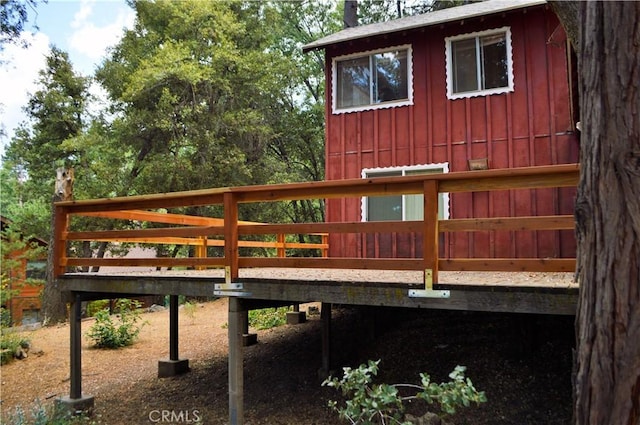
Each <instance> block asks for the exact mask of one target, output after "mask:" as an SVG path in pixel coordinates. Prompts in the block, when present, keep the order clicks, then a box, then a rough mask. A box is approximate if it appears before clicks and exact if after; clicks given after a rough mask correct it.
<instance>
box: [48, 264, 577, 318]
mask: <svg viewBox="0 0 640 425" xmlns="http://www.w3.org/2000/svg"><path fill="white" fill-rule="evenodd" d="M60 280H61V282H62V285H63V287H64V289H65V290H68V291H78V290H81V291H93V292H97V293H101V294H119V296H122V294H126V293H133V294H146V295H151V294H184V295H187V296H200V297H201V296H211V295H212V294H213V287H214V284H215V283H222V282H224V279H223V278H222V277H217V278H212V277H202V276H197V275H193V276H181V277H175V276H162V275H155V276H136V275H130V276H96V275H90V276H83V275H82V274H76V275H66V276H64V277H62V278H61V279H60ZM238 281H239V282H241V283H242V285H243V289H242V291H243V292H245V293H246V294H247V295H246V298H245V299H246V300H269V301H283V302H287V304H291V303H294V302H310V301H322V302H326V303H335V304H352V305H374V306H389V307H407V308H435V309H447V310H471V311H496V312H514V313H535V314H566V315H573V314H575V308H576V300H577V296H578V294H577V288H575V287H574V288H561V287H554V288H551V287H526V286H525V287H519V286H518V284H517V283H515V284H513V285H511V286H507V285H502V286H487V285H477V284H474V282H468V283H467V284H464V285H462V284H455V285H435V286H434V287H435V288H438V289H449V290H451V297H450V298H447V299H433V298H431V299H430V298H410V297H409V296H408V291H409V289H421V288H424V286H423V285H421V284H405V283H388V282H379V281H362V282H355V281H346V280H345V281H340V280H331V281H329V280H317V281H316V280H314V281H305V280H301V279H298V278H297V277H296V275H295V273H294V274H292V275H291V276H290V278H289V279H279V278H241V279H239V280H238ZM103 296H104V295H103ZM112 296H115V295H112Z"/></svg>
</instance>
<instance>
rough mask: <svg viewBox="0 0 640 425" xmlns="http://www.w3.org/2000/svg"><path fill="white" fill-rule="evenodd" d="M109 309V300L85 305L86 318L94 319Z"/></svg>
mask: <svg viewBox="0 0 640 425" xmlns="http://www.w3.org/2000/svg"><path fill="white" fill-rule="evenodd" d="M105 309H106V310H108V309H109V300H96V301H90V302H89V303H87V317H94V316H95V315H96V314H97V313H99V312H100V311H102V310H105Z"/></svg>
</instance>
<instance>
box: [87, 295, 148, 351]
mask: <svg viewBox="0 0 640 425" xmlns="http://www.w3.org/2000/svg"><path fill="white" fill-rule="evenodd" d="M140 306H141V304H140V302H139V301H136V300H130V299H125V298H123V299H119V300H117V301H116V305H115V309H114V310H115V312H116V314H115V315H110V314H109V309H103V310H100V311H99V312H97V313H96V315H95V319H96V321H95V323H94V324H93V326H91V328H90V329H89V331H88V332H87V334H86V335H87V337H89V339H91V340H92V341H93V345H94V346H95V347H98V348H120V347H126V346H128V345H131V344H133V343H134V342H135V340H136V338H137V337H138V335H139V334H140V330H141V329H142V326H143V325H144V322H142V323H139V322H140V320H141V319H140V312H139V311H138V309H139V308H140Z"/></svg>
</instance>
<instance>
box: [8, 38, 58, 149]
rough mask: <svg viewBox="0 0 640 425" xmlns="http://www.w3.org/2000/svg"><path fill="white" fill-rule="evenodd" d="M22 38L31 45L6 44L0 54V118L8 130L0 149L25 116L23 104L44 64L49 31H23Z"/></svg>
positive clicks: (47, 50) (47, 51)
mask: <svg viewBox="0 0 640 425" xmlns="http://www.w3.org/2000/svg"><path fill="white" fill-rule="evenodd" d="M22 38H23V39H24V40H26V41H28V42H29V43H30V46H29V47H28V48H26V49H23V48H21V47H19V46H14V45H6V46H5V48H4V51H3V52H2V53H1V54H0V62H2V64H1V65H0V87H2V90H1V91H0V103H1V104H2V106H1V107H0V117H1V119H0V122H1V123H2V126H3V128H4V131H5V132H6V133H7V138H6V139H5V140H2V147H1V150H0V153H2V152H4V145H5V144H6V143H8V141H9V140H10V139H11V137H13V130H14V129H15V128H16V127H17V126H18V124H19V123H20V121H22V120H24V118H25V117H24V114H23V113H22V107H23V106H26V104H27V102H28V100H29V93H34V92H35V87H36V84H35V81H36V79H37V78H38V71H40V70H41V69H43V68H44V67H45V65H46V56H47V55H48V54H49V37H47V35H46V34H42V33H37V34H35V35H34V34H31V33H22Z"/></svg>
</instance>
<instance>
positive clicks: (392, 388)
mask: <svg viewBox="0 0 640 425" xmlns="http://www.w3.org/2000/svg"><path fill="white" fill-rule="evenodd" d="M378 363H380V360H378V361H375V362H374V361H372V360H369V362H368V364H366V365H365V364H362V365H360V366H359V367H358V368H357V369H351V368H349V367H345V368H343V371H344V375H343V377H342V379H340V380H339V379H338V378H332V377H331V376H330V377H329V378H327V379H326V380H325V381H324V382H323V383H322V385H323V386H324V385H326V386H329V387H334V388H336V389H337V390H341V391H342V394H343V395H344V396H347V397H350V399H349V400H347V401H346V403H345V405H344V406H341V407H339V406H338V403H337V402H336V401H333V400H331V401H329V407H331V408H332V409H334V410H335V411H336V412H338V414H339V416H340V418H341V419H347V420H349V421H350V423H352V424H364V425H369V424H376V423H381V424H402V425H406V424H411V422H408V421H406V420H404V421H403V417H404V405H403V403H404V402H405V401H409V400H416V399H420V400H424V401H426V402H427V403H428V404H432V403H434V402H437V403H438V404H439V406H440V410H441V412H442V415H452V414H454V413H455V412H456V409H457V408H460V407H462V406H464V407H467V406H469V405H470V404H471V402H475V403H477V404H480V403H484V402H486V401H487V398H486V396H485V394H484V392H478V391H477V390H476V389H475V387H474V386H473V383H472V382H471V380H470V379H469V378H466V379H465V377H464V371H465V369H466V368H465V367H464V366H456V367H455V369H454V370H453V372H451V373H450V374H449V378H451V381H450V382H445V383H441V384H436V383H433V382H431V378H430V377H429V375H427V374H425V373H421V374H420V378H421V385H413V384H394V385H389V384H374V385H372V384H371V381H372V376H374V375H377V374H378ZM400 388H407V389H410V390H412V391H418V392H417V393H416V394H415V395H413V396H406V397H403V396H400V392H399V389H400Z"/></svg>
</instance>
